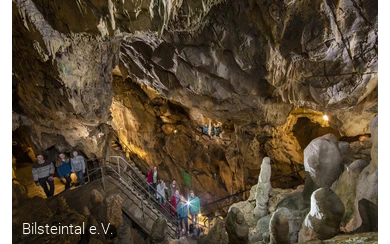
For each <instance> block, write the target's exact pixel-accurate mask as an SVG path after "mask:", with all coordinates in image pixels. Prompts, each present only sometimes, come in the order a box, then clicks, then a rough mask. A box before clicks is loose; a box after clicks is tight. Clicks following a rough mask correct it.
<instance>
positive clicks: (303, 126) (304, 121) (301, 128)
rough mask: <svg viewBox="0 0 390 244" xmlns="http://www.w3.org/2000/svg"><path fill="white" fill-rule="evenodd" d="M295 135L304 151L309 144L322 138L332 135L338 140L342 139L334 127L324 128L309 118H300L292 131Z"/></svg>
mask: <svg viewBox="0 0 390 244" xmlns="http://www.w3.org/2000/svg"><path fill="white" fill-rule="evenodd" d="M292 132H293V135H294V136H295V138H297V140H298V143H299V145H300V146H301V148H302V150H303V149H305V148H306V147H307V145H309V143H310V142H311V141H312V140H313V139H315V138H317V137H320V136H323V135H326V134H329V133H332V134H334V135H335V136H336V137H337V139H339V138H340V137H341V135H340V133H339V132H338V131H337V130H335V129H333V128H332V127H329V126H327V127H323V126H321V125H320V124H319V123H313V122H312V121H311V120H310V119H309V118H307V117H300V118H298V120H297V123H296V124H295V125H294V128H293V130H292Z"/></svg>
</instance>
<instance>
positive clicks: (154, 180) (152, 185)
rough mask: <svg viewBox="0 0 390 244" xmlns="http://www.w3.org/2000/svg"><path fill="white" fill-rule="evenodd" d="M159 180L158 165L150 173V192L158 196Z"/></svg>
mask: <svg viewBox="0 0 390 244" xmlns="http://www.w3.org/2000/svg"><path fill="white" fill-rule="evenodd" d="M157 180H158V177H157V167H156V166H154V167H153V169H151V170H150V171H149V173H148V183H149V192H150V194H151V195H152V196H154V197H156V196H155V194H156V188H157Z"/></svg>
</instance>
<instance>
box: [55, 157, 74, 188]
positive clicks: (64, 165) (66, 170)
mask: <svg viewBox="0 0 390 244" xmlns="http://www.w3.org/2000/svg"><path fill="white" fill-rule="evenodd" d="M56 167H57V173H58V175H59V176H60V178H61V179H62V178H64V179H65V181H66V183H65V190H68V189H69V188H70V183H71V182H72V179H71V178H70V174H71V173H72V167H71V165H70V159H69V157H67V156H65V153H60V154H59V155H58V159H57V162H56Z"/></svg>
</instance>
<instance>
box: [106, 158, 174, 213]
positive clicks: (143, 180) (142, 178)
mask: <svg viewBox="0 0 390 244" xmlns="http://www.w3.org/2000/svg"><path fill="white" fill-rule="evenodd" d="M108 158H115V159H116V160H117V164H118V166H119V167H120V164H119V160H122V161H123V162H124V163H125V164H126V165H127V166H129V167H130V168H131V169H132V171H133V172H134V173H135V174H136V175H137V176H138V177H139V179H140V180H141V182H142V183H143V184H144V185H146V187H143V186H142V185H141V184H139V182H138V181H137V179H134V182H136V183H137V185H140V186H141V189H143V190H145V188H147V190H146V192H147V196H148V197H149V198H150V197H151V198H152V199H153V200H154V201H155V202H157V200H156V199H155V197H154V196H153V195H152V194H150V192H149V189H150V188H152V190H153V191H155V192H156V193H157V194H159V195H160V196H162V195H161V194H160V193H158V192H157V189H156V188H154V187H153V186H151V185H150V184H149V183H148V182H147V181H146V180H145V176H144V175H141V176H140V174H139V173H138V172H137V171H136V170H135V169H134V166H133V165H131V164H129V163H128V162H127V160H126V159H124V158H123V157H121V156H109V157H108ZM109 162H110V163H113V162H111V161H109ZM129 176H130V177H132V176H131V175H129ZM149 187H150V188H149ZM167 203H168V205H169V207H171V208H173V209H175V207H174V206H173V205H172V204H171V203H170V202H169V200H167Z"/></svg>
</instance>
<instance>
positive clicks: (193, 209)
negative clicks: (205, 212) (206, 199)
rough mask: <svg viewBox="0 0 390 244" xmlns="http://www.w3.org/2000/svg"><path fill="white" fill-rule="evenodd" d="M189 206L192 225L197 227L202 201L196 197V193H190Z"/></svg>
mask: <svg viewBox="0 0 390 244" xmlns="http://www.w3.org/2000/svg"><path fill="white" fill-rule="evenodd" d="M189 205H190V213H191V217H192V224H193V225H194V226H195V225H196V224H198V214H199V213H200V201H199V198H198V197H197V196H195V194H194V191H193V190H191V191H190V199H189Z"/></svg>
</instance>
